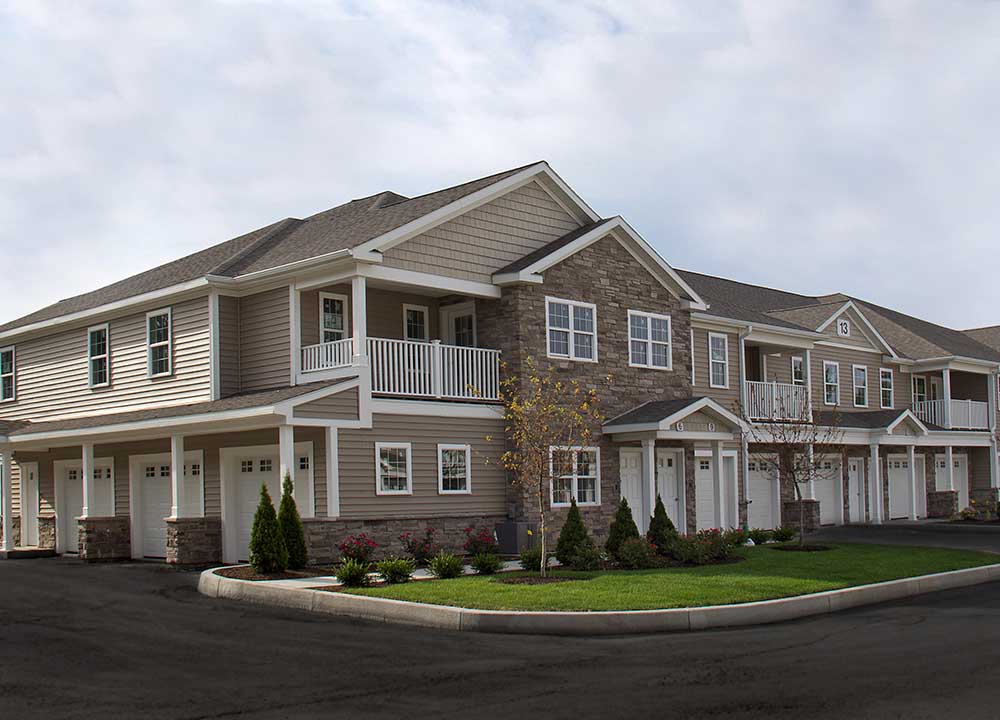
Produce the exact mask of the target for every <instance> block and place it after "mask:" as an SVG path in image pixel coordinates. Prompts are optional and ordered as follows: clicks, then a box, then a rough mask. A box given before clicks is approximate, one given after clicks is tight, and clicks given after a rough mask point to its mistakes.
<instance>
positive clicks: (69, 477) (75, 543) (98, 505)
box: [54, 459, 115, 553]
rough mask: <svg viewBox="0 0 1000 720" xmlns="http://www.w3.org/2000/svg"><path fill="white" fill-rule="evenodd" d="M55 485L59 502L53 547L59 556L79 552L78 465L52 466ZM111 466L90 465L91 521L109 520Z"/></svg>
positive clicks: (99, 462)
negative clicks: (92, 492)
mask: <svg viewBox="0 0 1000 720" xmlns="http://www.w3.org/2000/svg"><path fill="white" fill-rule="evenodd" d="M54 468H55V472H56V477H57V478H60V480H59V481H58V482H59V489H58V492H59V500H58V506H57V508H56V515H57V521H58V524H57V526H56V532H57V533H58V534H59V535H60V537H61V539H59V538H57V544H58V546H59V548H61V550H62V552H67V553H78V552H80V528H79V523H78V522H77V521H76V519H77V518H78V517H80V516H81V515H83V470H82V463H80V462H74V461H56V464H55V465H54ZM113 468H114V465H113V463H112V462H111V460H110V459H102V460H95V461H94V499H93V502H92V504H91V507H90V508H88V510H89V512H90V515H91V516H92V517H112V516H114V514H115V490H114V480H113V478H114V469H113Z"/></svg>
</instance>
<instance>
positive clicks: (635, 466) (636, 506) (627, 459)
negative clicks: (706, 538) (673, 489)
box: [619, 448, 669, 532]
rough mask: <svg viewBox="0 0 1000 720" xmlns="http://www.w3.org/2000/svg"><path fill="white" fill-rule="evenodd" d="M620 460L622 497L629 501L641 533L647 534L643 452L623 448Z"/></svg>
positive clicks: (636, 449) (633, 517)
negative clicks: (644, 509)
mask: <svg viewBox="0 0 1000 720" xmlns="http://www.w3.org/2000/svg"><path fill="white" fill-rule="evenodd" d="M619 458H620V460H619V462H620V468H619V474H620V477H621V486H622V487H621V493H622V497H623V498H625V500H627V501H628V505H629V508H631V510H632V519H633V520H635V525H636V527H637V528H639V532H645V531H646V522H647V521H646V518H645V517H644V516H643V515H644V514H643V512H642V450H639V449H638V448H622V450H621V453H620V456H619ZM664 502H666V501H664ZM668 512H669V511H668Z"/></svg>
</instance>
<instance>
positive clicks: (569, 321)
mask: <svg viewBox="0 0 1000 720" xmlns="http://www.w3.org/2000/svg"><path fill="white" fill-rule="evenodd" d="M545 315H546V318H547V321H546V331H547V332H546V338H547V342H548V355H549V357H552V358H568V359H569V360H583V361H587V362H596V361H597V306H595V305H592V304H590V303H581V302H574V301H573V300H559V299H556V298H545Z"/></svg>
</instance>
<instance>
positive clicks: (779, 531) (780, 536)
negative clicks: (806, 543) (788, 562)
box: [771, 525, 798, 542]
mask: <svg viewBox="0 0 1000 720" xmlns="http://www.w3.org/2000/svg"><path fill="white" fill-rule="evenodd" d="M797 534H798V533H797V531H796V530H795V528H793V527H790V526H788V525H782V526H781V527H776V528H774V530H773V531H772V533H771V537H773V538H774V539H775V540H776V541H777V542H788V541H789V540H792V539H793V538H794V537H795V536H796V535H797Z"/></svg>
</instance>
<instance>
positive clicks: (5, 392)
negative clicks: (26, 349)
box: [0, 347, 17, 402]
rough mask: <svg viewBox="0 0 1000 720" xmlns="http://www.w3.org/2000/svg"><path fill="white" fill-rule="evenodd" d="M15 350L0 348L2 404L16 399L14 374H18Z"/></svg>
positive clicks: (0, 394)
mask: <svg viewBox="0 0 1000 720" xmlns="http://www.w3.org/2000/svg"><path fill="white" fill-rule="evenodd" d="M16 370H17V367H16V362H15V359H14V348H12V347H8V348H0V402H9V401H11V400H14V399H16V390H15V384H14V373H15V372H16Z"/></svg>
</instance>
